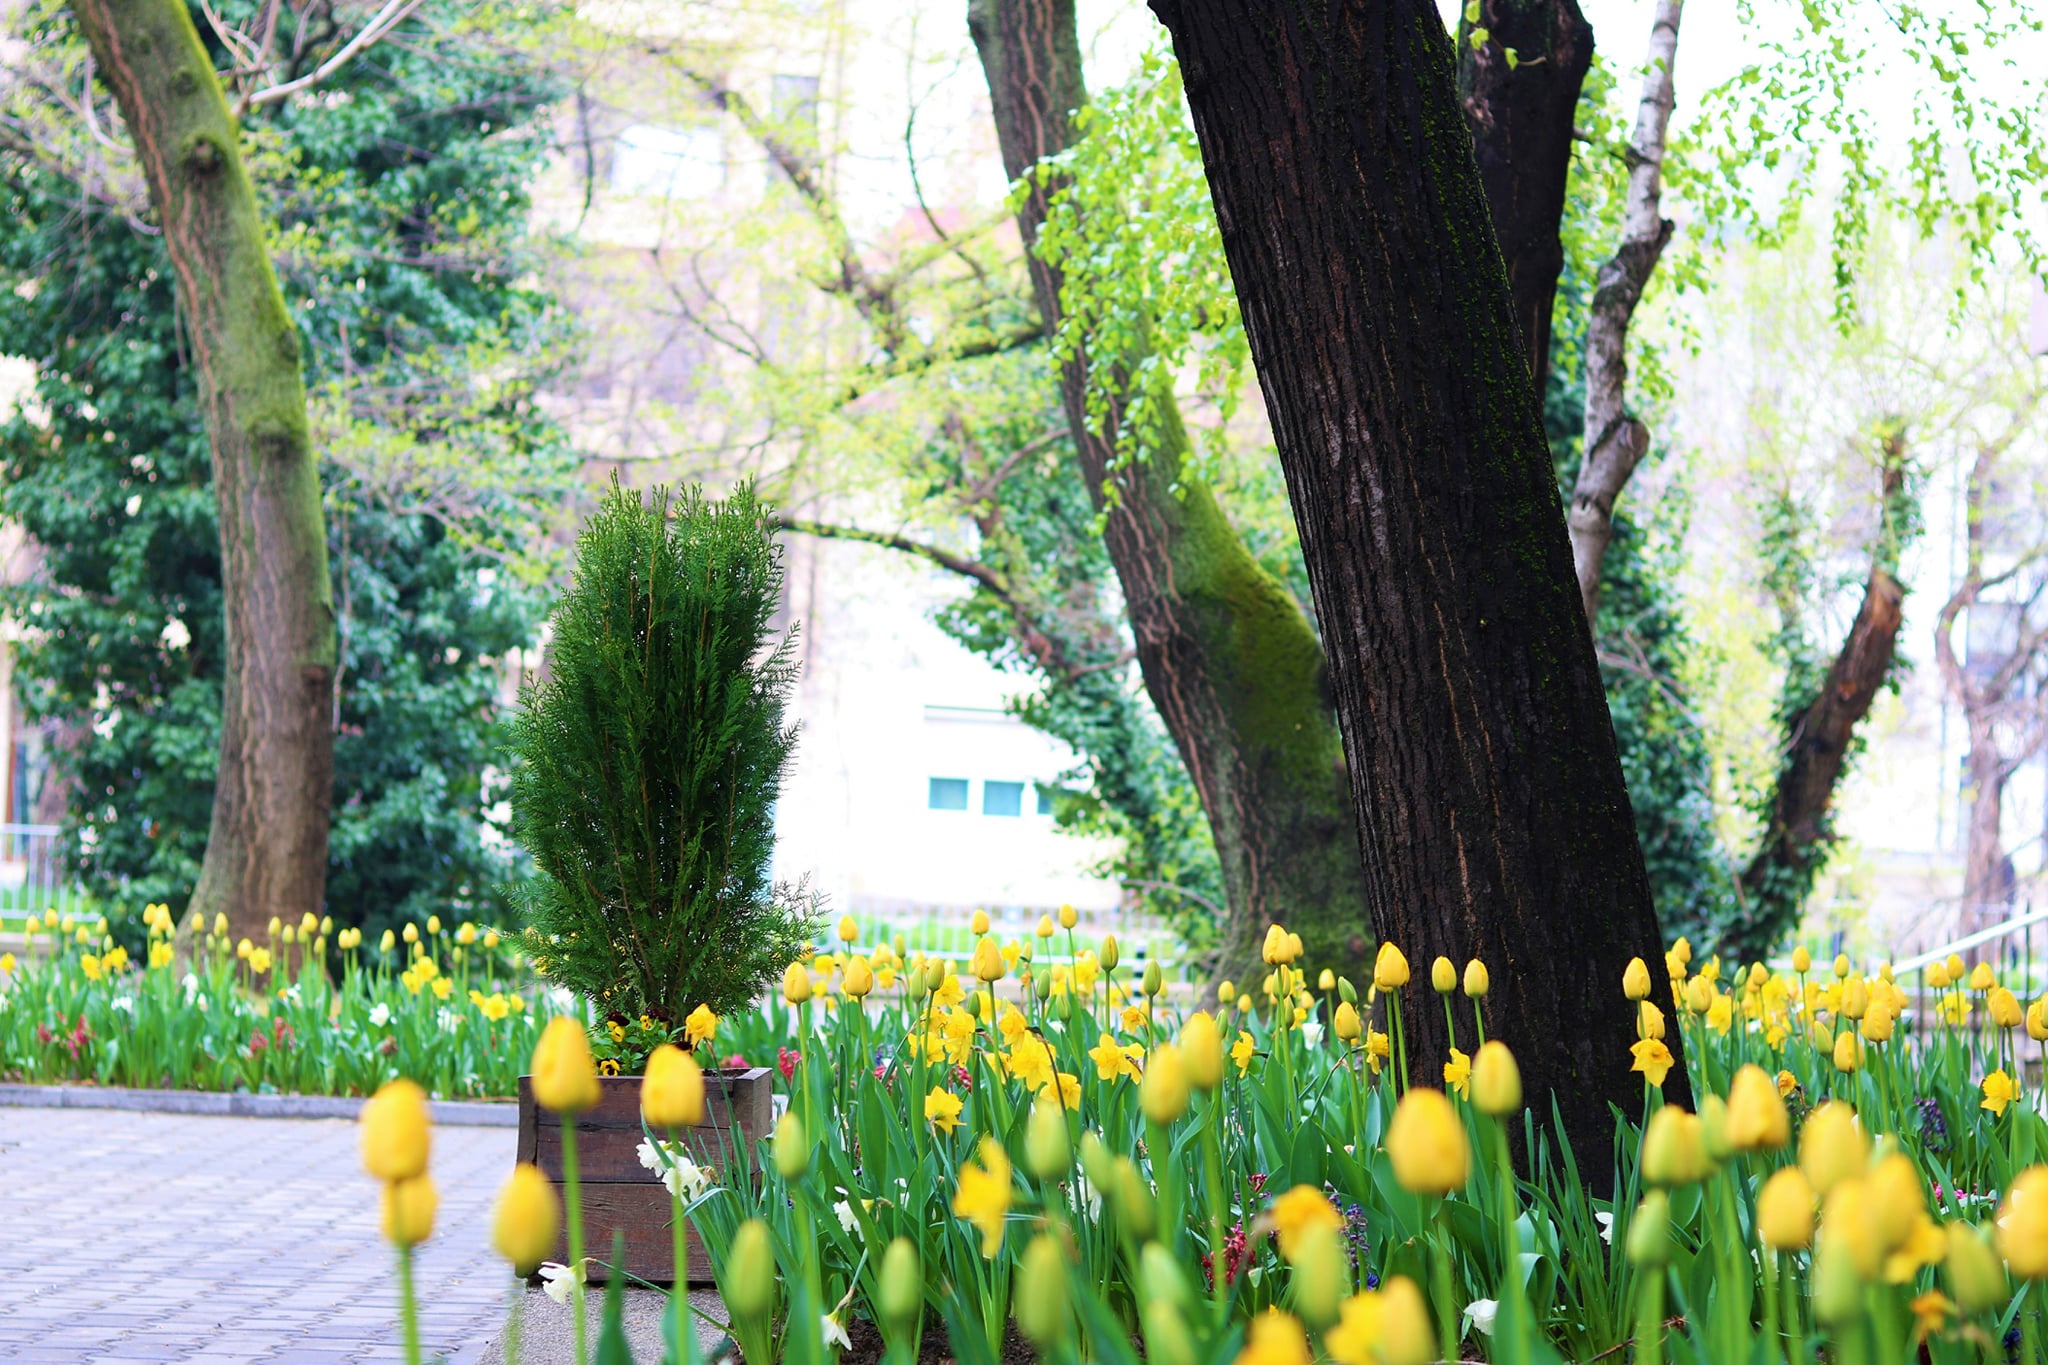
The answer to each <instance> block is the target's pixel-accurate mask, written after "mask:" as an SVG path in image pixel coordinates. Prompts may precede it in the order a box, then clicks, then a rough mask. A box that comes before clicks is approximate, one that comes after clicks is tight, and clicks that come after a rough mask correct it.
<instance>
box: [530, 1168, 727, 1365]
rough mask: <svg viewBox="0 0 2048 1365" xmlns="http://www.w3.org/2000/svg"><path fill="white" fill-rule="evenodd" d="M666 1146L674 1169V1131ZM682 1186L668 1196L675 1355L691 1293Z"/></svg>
mask: <svg viewBox="0 0 2048 1365" xmlns="http://www.w3.org/2000/svg"><path fill="white" fill-rule="evenodd" d="M668 1142H669V1148H670V1150H669V1151H667V1152H663V1153H662V1158H663V1160H664V1161H666V1162H668V1163H669V1165H670V1166H671V1167H673V1165H674V1163H675V1155H674V1148H675V1146H676V1144H677V1138H676V1130H675V1129H673V1128H671V1129H669V1130H668ZM682 1183H683V1182H682V1181H680V1180H678V1181H677V1182H676V1188H675V1189H673V1190H670V1191H669V1195H668V1198H669V1208H670V1215H671V1223H672V1226H671V1228H670V1236H671V1237H672V1238H673V1240H674V1253H675V1262H674V1267H675V1278H674V1279H672V1280H670V1281H669V1285H668V1311H669V1318H670V1322H671V1323H672V1324H673V1326H674V1329H675V1331H674V1335H673V1337H672V1338H671V1339H672V1340H673V1341H674V1342H675V1344H676V1349H677V1350H678V1351H680V1350H682V1349H683V1328H684V1327H685V1326H686V1323H685V1322H684V1317H683V1301H684V1299H686V1298H688V1297H689V1292H690V1290H689V1285H690V1269H689V1248H688V1247H686V1246H685V1245H684V1241H685V1227H686V1224H685V1223H684V1221H683V1191H682ZM505 1365H518V1362H517V1361H514V1360H512V1359H510V1358H509V1357H508V1358H507V1359H506V1361H505Z"/></svg>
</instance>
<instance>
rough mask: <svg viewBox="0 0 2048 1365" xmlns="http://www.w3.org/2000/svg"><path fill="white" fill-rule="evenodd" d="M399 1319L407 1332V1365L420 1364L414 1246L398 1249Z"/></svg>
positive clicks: (418, 1307)
mask: <svg viewBox="0 0 2048 1365" xmlns="http://www.w3.org/2000/svg"><path fill="white" fill-rule="evenodd" d="M398 1319H399V1323H400V1325H401V1328H402V1330H403V1331H404V1333H405V1365H420V1305H419V1298H418V1296H417V1295H416V1294H415V1293H414V1292H413V1287H412V1248H411V1247H409V1246H402V1247H400V1248H399V1249H398Z"/></svg>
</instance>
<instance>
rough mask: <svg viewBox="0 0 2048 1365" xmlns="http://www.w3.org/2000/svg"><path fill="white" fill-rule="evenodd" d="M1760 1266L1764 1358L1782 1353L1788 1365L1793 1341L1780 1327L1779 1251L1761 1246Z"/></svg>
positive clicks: (1768, 1358) (1758, 1261) (1770, 1357)
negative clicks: (1761, 1275)
mask: <svg viewBox="0 0 2048 1365" xmlns="http://www.w3.org/2000/svg"><path fill="white" fill-rule="evenodd" d="M1757 1264H1758V1268H1759V1269H1760V1270H1761V1271H1762V1273H1763V1291H1764V1292H1763V1298H1764V1359H1765V1361H1767V1362H1768V1361H1770V1360H1771V1359H1773V1358H1774V1357H1776V1356H1778V1355H1780V1354H1782V1355H1784V1357H1785V1361H1786V1365H1791V1361H1792V1356H1791V1351H1792V1343H1791V1342H1790V1341H1788V1340H1786V1339H1785V1337H1784V1334H1783V1333H1782V1332H1780V1331H1779V1329H1778V1278H1779V1266H1778V1252H1777V1250H1776V1249H1775V1248H1772V1247H1767V1246H1760V1247H1759V1248H1758V1255H1757Z"/></svg>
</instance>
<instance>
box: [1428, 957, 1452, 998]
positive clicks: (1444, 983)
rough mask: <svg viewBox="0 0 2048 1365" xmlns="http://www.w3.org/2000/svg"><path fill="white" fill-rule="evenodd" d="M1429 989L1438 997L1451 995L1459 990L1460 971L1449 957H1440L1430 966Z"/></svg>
mask: <svg viewBox="0 0 2048 1365" xmlns="http://www.w3.org/2000/svg"><path fill="white" fill-rule="evenodd" d="M1429 987H1430V989H1431V990H1433V991H1435V992H1436V993H1437V994H1438V995H1449V994H1450V993H1451V992H1452V991H1454V990H1456V989H1458V969H1457V968H1456V967H1455V966H1453V965H1451V960H1450V959H1449V958H1447V957H1439V958H1437V960H1436V961H1434V962H1432V963H1430V964H1429Z"/></svg>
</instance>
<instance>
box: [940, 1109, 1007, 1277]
mask: <svg viewBox="0 0 2048 1365" xmlns="http://www.w3.org/2000/svg"><path fill="white" fill-rule="evenodd" d="M979 1155H980V1158H981V1164H980V1165H978V1166H977V1165H976V1164H975V1163H974V1162H971V1161H969V1162H966V1163H964V1164H963V1165H962V1166H961V1167H960V1179H959V1183H958V1185H957V1186H956V1187H955V1189H954V1191H953V1213H954V1215H955V1216H956V1217H959V1218H965V1219H966V1220H967V1221H968V1222H970V1223H972V1224H974V1225H975V1227H977V1228H979V1229H980V1230H981V1254H982V1255H983V1256H984V1257H987V1258H989V1259H991V1260H993V1259H994V1258H995V1254H996V1253H997V1252H998V1251H1000V1250H1002V1247H1003V1223H1004V1221H1005V1220H1006V1219H1007V1218H1008V1217H1009V1214H1010V1158H1009V1157H1008V1156H1007V1155H1006V1154H1005V1153H1004V1151H1003V1145H1002V1144H1001V1143H1000V1142H997V1141H996V1140H995V1139H994V1138H992V1137H984V1138H983V1139H982V1140H981V1147H980V1149H979Z"/></svg>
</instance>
